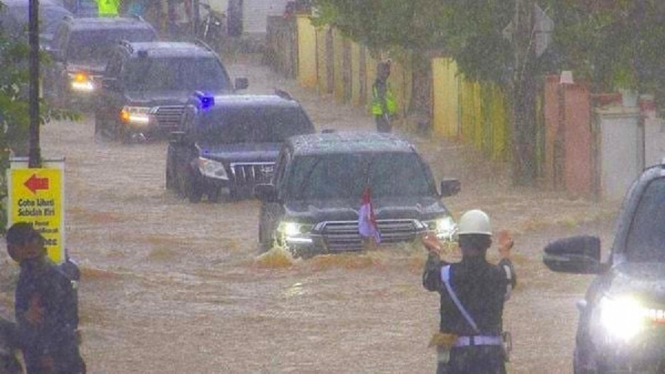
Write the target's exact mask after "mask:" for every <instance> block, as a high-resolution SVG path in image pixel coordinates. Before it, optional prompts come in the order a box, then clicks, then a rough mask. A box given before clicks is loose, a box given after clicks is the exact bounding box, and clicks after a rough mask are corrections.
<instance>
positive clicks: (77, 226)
mask: <svg viewBox="0 0 665 374" xmlns="http://www.w3.org/2000/svg"><path fill="white" fill-rule="evenodd" d="M229 71H230V72H231V74H232V75H233V76H234V77H240V76H248V77H249V78H250V90H249V92H252V93H265V92H270V91H271V90H272V88H274V87H279V88H282V89H286V90H287V91H289V92H290V93H291V94H292V95H293V96H294V97H295V98H297V99H299V100H300V101H301V102H302V103H303V105H304V106H305V109H306V110H307V111H308V113H309V114H310V116H311V118H312V120H313V121H314V123H315V124H316V125H317V129H318V130H321V129H324V128H333V129H368V130H369V129H372V128H373V121H372V119H371V118H370V117H369V116H367V115H365V114H364V113H363V111H362V110H361V109H358V108H352V107H348V106H339V105H335V104H333V103H332V102H331V101H330V99H329V98H322V97H320V96H318V95H317V94H315V93H314V92H311V91H307V90H304V89H301V88H298V87H296V85H295V84H294V83H293V82H291V81H286V80H283V79H279V78H277V77H275V76H273V75H272V74H271V73H270V72H269V71H267V70H266V69H264V68H263V67H260V66H258V65H257V64H256V63H254V62H251V61H240V62H237V63H236V64H234V65H231V66H230V67H229ZM93 130H94V129H93V121H92V118H90V117H87V118H85V119H84V120H83V121H81V122H75V123H72V122H54V123H50V124H48V125H46V126H45V127H44V129H43V133H42V134H43V135H42V142H43V143H42V144H43V153H44V155H45V156H46V157H48V156H65V157H66V159H67V161H66V162H67V164H66V169H67V170H66V199H67V211H66V215H67V243H68V247H69V249H70V253H71V255H72V257H74V258H75V259H76V260H77V261H78V262H79V264H80V266H81V269H82V272H83V282H82V284H81V289H80V297H81V306H80V314H81V319H82V323H81V328H82V330H83V333H84V344H83V348H82V350H83V354H84V356H85V359H86V361H87V362H88V366H89V368H90V372H91V373H315V372H316V373H361V372H362V373H432V372H434V370H435V355H434V352H433V351H432V350H430V349H428V348H427V343H428V341H429V338H430V336H431V334H432V333H434V332H435V331H436V329H437V326H438V295H437V294H434V293H428V292H427V291H425V290H424V289H423V288H422V286H421V283H420V282H421V280H420V276H421V270H422V266H423V264H424V261H425V257H426V253H425V251H424V250H423V249H422V248H417V247H410V246H403V247H400V248H391V249H387V250H380V251H376V252H370V253H364V254H352V255H340V256H321V257H317V258H314V259H312V260H308V261H301V260H295V261H294V260H292V259H290V258H288V256H284V255H283V254H279V253H271V256H262V257H258V256H257V250H258V242H257V231H258V207H259V204H258V202H257V201H254V200H250V201H240V202H235V203H219V204H211V203H207V202H203V203H199V204H190V203H189V202H188V201H186V200H183V199H180V198H179V197H177V196H176V195H175V194H173V193H171V192H167V191H166V189H165V186H164V172H165V156H166V143H165V142H157V143H150V144H140V145H130V146H127V145H121V144H116V143H109V142H95V141H94V140H93ZM412 140H413V141H414V142H415V143H416V144H417V145H418V147H419V149H420V150H421V152H422V153H423V156H424V157H425V158H426V159H427V160H428V161H430V163H431V165H432V169H433V171H434V173H435V174H436V175H437V179H438V178H440V177H442V176H444V175H445V176H447V177H458V178H460V179H461V181H462V193H461V194H460V195H459V196H456V197H453V198H449V199H448V200H446V203H447V205H448V207H449V208H450V209H451V210H452V211H453V213H454V214H455V215H456V216H459V215H460V214H461V213H462V212H463V211H464V210H466V209H470V208H481V209H484V210H486V211H487V212H488V213H489V214H490V216H491V217H492V218H493V220H494V222H493V223H494V226H495V230H499V229H510V230H512V231H513V232H514V233H515V242H516V248H515V252H516V253H515V262H516V268H517V271H518V273H519V277H520V278H519V286H518V288H517V290H516V291H515V292H514V294H513V297H512V300H511V301H510V302H509V303H508V304H507V306H506V313H505V321H506V322H505V323H506V327H507V328H508V330H510V331H511V332H512V333H513V339H514V345H515V351H514V357H513V362H512V363H511V365H510V370H511V372H513V373H534V372H539V373H567V372H572V366H571V357H572V356H571V352H572V348H573V335H574V331H575V328H576V323H577V312H576V309H575V301H576V300H577V299H578V298H580V297H581V296H582V295H583V292H584V290H585V288H586V285H587V284H588V282H589V280H590V279H591V278H590V277H586V276H563V275H557V274H554V273H551V272H549V271H547V270H546V269H545V268H544V266H543V265H542V264H541V260H540V256H541V255H540V253H541V250H542V248H543V246H544V245H545V244H546V243H547V242H548V241H550V240H553V239H556V238H558V237H561V236H567V235H573V234H576V233H589V234H597V235H600V236H601V237H602V239H603V247H604V248H605V249H608V248H609V246H610V244H611V228H612V220H613V218H614V212H615V207H613V206H604V205H598V204H594V203H592V202H589V201H585V200H581V199H570V198H568V197H565V196H561V195H558V194H556V193H552V192H539V191H537V190H534V189H514V188H512V187H511V186H510V183H509V182H508V178H507V175H508V174H507V171H506V170H505V167H504V166H503V165H496V164H487V163H483V162H480V161H479V157H478V155H477V154H475V153H474V152H473V151H471V150H468V149H466V148H464V147H461V146H460V145H459V144H455V143H446V142H441V141H431V140H428V139H421V138H412ZM494 251H495V250H493V252H492V256H491V257H492V258H493V259H496V256H495V253H494ZM451 256H453V257H454V256H455V254H454V253H452V254H451ZM0 260H2V264H3V265H2V266H3V269H7V271H5V270H3V272H2V273H3V275H2V279H1V280H2V283H3V288H2V292H3V293H2V299H1V300H0V301H1V302H2V305H3V307H4V308H5V309H8V308H10V307H11V300H12V296H11V293H10V292H11V288H9V287H7V286H6V284H7V283H8V282H10V281H11V279H12V278H13V277H14V276H15V273H16V268H15V267H12V266H10V265H8V264H9V262H8V260H7V256H6V254H5V253H4V251H3V253H2V255H1V257H0Z"/></svg>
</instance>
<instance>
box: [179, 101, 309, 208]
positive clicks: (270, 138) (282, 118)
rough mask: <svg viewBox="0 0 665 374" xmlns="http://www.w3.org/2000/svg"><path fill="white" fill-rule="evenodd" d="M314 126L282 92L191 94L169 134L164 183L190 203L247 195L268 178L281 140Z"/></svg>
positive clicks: (303, 132)
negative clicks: (226, 196) (176, 129)
mask: <svg viewBox="0 0 665 374" xmlns="http://www.w3.org/2000/svg"><path fill="white" fill-rule="evenodd" d="M313 132H314V125H313V124H312V122H311V121H310V119H309V117H308V116H307V114H306V113H305V111H304V110H303V108H302V106H300V104H299V103H298V102H297V101H295V100H293V99H292V98H290V97H289V96H286V95H283V94H282V95H218V96H205V95H203V94H202V93H198V94H196V95H194V96H193V98H192V100H191V101H190V103H189V104H188V105H187V107H186V109H185V114H184V115H183V116H182V121H181V122H180V125H179V127H178V131H177V132H174V133H172V139H171V142H170V144H169V146H168V151H167V162H166V186H167V188H169V189H175V190H176V191H178V192H179V193H180V194H181V195H182V196H184V197H187V198H188V199H189V200H190V201H192V202H198V201H199V200H201V198H202V196H203V195H206V196H207V197H208V200H210V201H217V200H219V198H220V195H221V194H222V190H225V191H228V196H229V197H230V198H231V199H237V198H240V197H246V196H251V195H252V192H253V188H254V186H255V185H257V184H260V183H267V182H269V181H270V179H271V178H272V176H273V174H274V170H275V160H276V159H277V154H278V153H279V150H280V148H281V146H282V143H283V142H284V141H286V140H287V139H288V138H289V137H291V136H295V135H300V134H311V133H313Z"/></svg>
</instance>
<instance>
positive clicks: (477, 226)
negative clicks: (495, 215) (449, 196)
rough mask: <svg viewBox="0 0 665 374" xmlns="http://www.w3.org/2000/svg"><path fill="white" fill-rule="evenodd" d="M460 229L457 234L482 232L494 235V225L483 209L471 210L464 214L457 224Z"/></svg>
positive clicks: (481, 233)
mask: <svg viewBox="0 0 665 374" xmlns="http://www.w3.org/2000/svg"><path fill="white" fill-rule="evenodd" d="M457 227H458V228H459V231H458V232H457V235H465V234H480V235H490V236H491V235H492V225H491V224H490V217H489V216H488V215H487V214H486V213H485V212H483V211H482V210H478V209H475V210H469V211H468V212H466V213H464V214H463V215H462V218H460V220H459V224H458V225H457Z"/></svg>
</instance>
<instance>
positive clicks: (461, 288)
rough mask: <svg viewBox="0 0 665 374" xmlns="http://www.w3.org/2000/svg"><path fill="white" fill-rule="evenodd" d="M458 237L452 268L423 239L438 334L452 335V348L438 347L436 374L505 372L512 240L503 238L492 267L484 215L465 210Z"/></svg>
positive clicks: (431, 242) (429, 240) (425, 283)
mask: <svg viewBox="0 0 665 374" xmlns="http://www.w3.org/2000/svg"><path fill="white" fill-rule="evenodd" d="M458 235H459V246H460V249H461V251H462V261H460V262H458V263H453V264H451V263H448V262H446V261H442V260H441V258H440V256H439V253H438V252H439V250H440V249H441V248H440V244H439V243H438V242H437V241H436V237H434V236H426V237H425V238H424V239H423V244H424V245H425V247H426V248H427V249H428V251H429V257H428V259H427V263H426V264H425V271H424V274H423V286H424V287H425V288H426V289H427V290H429V291H436V292H439V293H440V294H441V309H440V312H441V322H440V326H439V330H440V332H441V334H442V335H444V336H447V337H450V339H448V344H445V345H443V346H439V347H438V358H439V362H438V367H437V374H495V373H496V374H499V373H505V364H504V350H503V339H502V333H503V321H502V315H503V304H504V302H505V301H506V299H507V298H508V297H509V295H510V291H511V289H512V287H514V285H515V280H516V279H515V271H514V269H513V266H512V262H511V261H510V258H509V257H510V250H511V248H512V245H513V243H512V239H510V237H509V235H507V233H502V234H501V235H500V238H499V253H500V254H501V257H502V260H501V261H500V263H499V265H493V264H490V263H488V262H487V260H486V259H485V256H486V253H487V249H488V248H489V247H490V246H491V244H492V228H491V225H490V221H489V217H488V216H487V215H486V214H485V213H484V212H482V211H480V210H472V211H469V212H466V213H465V214H464V215H463V216H462V217H461V219H460V223H459V232H458ZM446 281H447V284H446Z"/></svg>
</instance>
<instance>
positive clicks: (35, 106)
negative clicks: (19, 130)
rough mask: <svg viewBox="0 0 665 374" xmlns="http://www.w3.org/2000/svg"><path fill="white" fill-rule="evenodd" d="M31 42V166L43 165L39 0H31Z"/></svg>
mask: <svg viewBox="0 0 665 374" xmlns="http://www.w3.org/2000/svg"><path fill="white" fill-rule="evenodd" d="M28 9H29V10H28V18H29V24H28V31H29V32H28V34H29V42H30V93H29V94H30V97H29V106H30V109H29V111H30V153H29V154H28V155H29V167H30V168H39V167H41V164H42V161H41V158H42V155H41V150H40V148H39V0H30V3H29V7H28Z"/></svg>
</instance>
